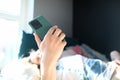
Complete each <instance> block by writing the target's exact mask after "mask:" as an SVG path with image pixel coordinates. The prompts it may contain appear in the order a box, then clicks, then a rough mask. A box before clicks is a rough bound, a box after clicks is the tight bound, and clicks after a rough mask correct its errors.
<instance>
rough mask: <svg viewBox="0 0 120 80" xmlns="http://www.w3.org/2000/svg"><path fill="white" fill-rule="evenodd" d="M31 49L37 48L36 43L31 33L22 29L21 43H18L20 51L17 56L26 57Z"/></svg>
mask: <svg viewBox="0 0 120 80" xmlns="http://www.w3.org/2000/svg"><path fill="white" fill-rule="evenodd" d="M31 49H34V50H37V49H38V47H37V44H36V42H35V39H34V36H33V34H28V33H26V32H24V31H23V36H22V43H21V45H20V51H19V55H18V57H19V58H20V57H27V56H29V52H30V51H31Z"/></svg>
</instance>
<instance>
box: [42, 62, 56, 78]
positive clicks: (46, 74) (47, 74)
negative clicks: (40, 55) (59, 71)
mask: <svg viewBox="0 0 120 80" xmlns="http://www.w3.org/2000/svg"><path fill="white" fill-rule="evenodd" d="M41 80H56V64H54V65H51V66H43V65H41Z"/></svg>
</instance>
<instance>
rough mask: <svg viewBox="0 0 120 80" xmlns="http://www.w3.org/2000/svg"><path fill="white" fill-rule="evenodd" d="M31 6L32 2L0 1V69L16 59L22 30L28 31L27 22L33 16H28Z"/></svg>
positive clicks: (25, 0) (22, 0) (20, 0)
mask: <svg viewBox="0 0 120 80" xmlns="http://www.w3.org/2000/svg"><path fill="white" fill-rule="evenodd" d="M31 4H34V2H33V0H0V64H1V65H0V68H2V67H3V66H4V65H5V64H6V63H8V62H9V61H12V60H16V59H18V53H19V48H20V44H21V38H22V30H25V29H27V30H28V28H26V27H27V26H28V25H27V20H28V19H30V18H32V16H33V14H32V13H30V14H28V12H29V10H30V9H29V6H30V7H31V6H32V9H31V10H32V11H33V5H31ZM28 16H29V17H28ZM3 62H4V63H3Z"/></svg>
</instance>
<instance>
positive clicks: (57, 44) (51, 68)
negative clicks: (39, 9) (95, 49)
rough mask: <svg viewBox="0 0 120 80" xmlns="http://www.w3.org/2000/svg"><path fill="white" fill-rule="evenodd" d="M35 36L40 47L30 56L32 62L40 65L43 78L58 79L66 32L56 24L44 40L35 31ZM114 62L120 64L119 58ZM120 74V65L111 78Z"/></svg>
mask: <svg viewBox="0 0 120 80" xmlns="http://www.w3.org/2000/svg"><path fill="white" fill-rule="evenodd" d="M34 37H35V40H36V43H37V45H38V48H39V49H38V51H37V52H36V54H34V55H31V56H30V59H31V62H32V63H34V64H37V65H40V68H41V80H56V62H57V60H58V59H59V58H60V56H61V54H62V52H63V49H64V47H65V45H66V44H67V43H66V41H64V40H63V39H64V38H65V34H64V33H63V32H62V30H61V29H60V28H58V26H56V25H55V26H53V27H52V28H50V30H49V31H48V33H47V34H46V35H45V37H44V39H43V41H41V39H40V37H39V36H38V35H37V34H36V33H34ZM112 62H114V63H116V64H117V65H118V66H120V61H119V60H114V61H112ZM51 72H52V74H51ZM119 76H120V67H118V68H117V70H116V71H115V73H114V76H113V77H112V79H111V80H114V79H116V78H117V79H119Z"/></svg>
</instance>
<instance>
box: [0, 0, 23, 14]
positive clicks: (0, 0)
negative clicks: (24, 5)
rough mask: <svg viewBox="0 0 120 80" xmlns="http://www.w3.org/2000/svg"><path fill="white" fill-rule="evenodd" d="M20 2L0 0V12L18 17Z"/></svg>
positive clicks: (16, 0) (17, 0)
mask: <svg viewBox="0 0 120 80" xmlns="http://www.w3.org/2000/svg"><path fill="white" fill-rule="evenodd" d="M20 8H21V0H0V12H2V13H7V14H11V15H20Z"/></svg>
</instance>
